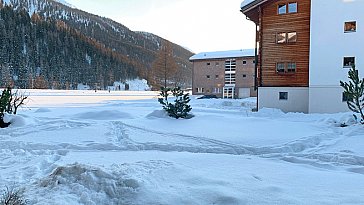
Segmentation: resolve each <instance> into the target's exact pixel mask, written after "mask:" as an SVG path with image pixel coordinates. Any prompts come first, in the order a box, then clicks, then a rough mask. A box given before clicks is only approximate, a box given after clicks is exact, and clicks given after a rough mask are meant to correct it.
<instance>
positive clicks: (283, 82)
mask: <svg viewBox="0 0 364 205" xmlns="http://www.w3.org/2000/svg"><path fill="white" fill-rule="evenodd" d="M256 2H258V3H256V5H254V6H253V7H252V8H249V10H247V11H245V12H244V11H243V10H242V12H243V13H244V14H245V15H246V16H247V17H248V18H249V19H250V20H252V21H254V22H255V23H256V24H257V28H258V31H257V38H256V39H257V41H258V42H257V45H259V46H258V50H259V52H258V54H259V58H258V65H257V66H258V76H257V77H258V85H259V86H260V87H308V86H309V54H310V10H311V1H310V0H257V1H256ZM259 2H260V3H259ZM292 3H297V4H296V5H297V7H296V8H297V11H296V12H292V13H289V12H288V4H292ZM282 5H286V6H287V13H285V14H279V13H278V9H279V6H282ZM282 33H286V34H287V33H296V40H295V42H286V43H277V35H279V34H282ZM277 63H283V64H284V65H286V66H287V63H290V64H291V63H295V65H296V66H295V67H296V69H295V72H287V70H286V71H284V72H278V71H277Z"/></svg>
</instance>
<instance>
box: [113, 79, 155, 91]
mask: <svg viewBox="0 0 364 205" xmlns="http://www.w3.org/2000/svg"><path fill="white" fill-rule="evenodd" d="M107 89H108V90H111V91H117V90H130V91H148V90H150V87H149V85H148V82H147V80H145V79H132V80H126V81H125V82H119V81H117V82H114V85H113V86H108V88H107Z"/></svg>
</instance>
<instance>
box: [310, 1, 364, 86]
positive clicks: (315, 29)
mask: <svg viewBox="0 0 364 205" xmlns="http://www.w3.org/2000/svg"><path fill="white" fill-rule="evenodd" d="M311 4H312V6H311V48H310V86H311V87H312V86H338V85H339V82H340V80H347V72H348V68H343V57H344V56H355V61H356V67H357V68H358V69H359V70H360V71H361V74H362V76H364V1H363V0H312V1H311ZM348 21H356V24H357V31H356V32H351V33H344V23H345V22H348Z"/></svg>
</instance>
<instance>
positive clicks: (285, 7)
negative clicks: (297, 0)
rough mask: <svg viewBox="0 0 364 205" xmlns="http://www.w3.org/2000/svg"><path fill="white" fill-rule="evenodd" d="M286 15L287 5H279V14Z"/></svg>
mask: <svg viewBox="0 0 364 205" xmlns="http://www.w3.org/2000/svg"><path fill="white" fill-rule="evenodd" d="M285 13H287V5H286V4H279V5H278V14H285Z"/></svg>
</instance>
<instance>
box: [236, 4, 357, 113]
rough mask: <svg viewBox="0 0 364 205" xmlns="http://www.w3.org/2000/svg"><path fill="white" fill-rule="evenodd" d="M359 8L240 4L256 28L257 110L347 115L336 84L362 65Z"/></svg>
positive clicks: (319, 5)
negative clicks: (354, 68) (277, 109)
mask: <svg viewBox="0 0 364 205" xmlns="http://www.w3.org/2000/svg"><path fill="white" fill-rule="evenodd" d="M363 8H364V2H363V1H360V0H351V1H343V0H245V1H243V2H242V4H241V12H242V13H243V14H245V15H246V17H247V18H248V19H249V20H251V21H252V22H254V23H255V25H256V50H257V55H258V56H257V58H258V62H257V64H256V73H257V81H258V87H259V88H258V108H262V107H271V108H279V109H282V110H283V111H286V112H304V113H307V112H338V111H347V108H346V103H345V102H343V98H342V88H341V87H340V85H339V82H340V80H347V71H348V68H350V65H351V64H353V63H356V64H357V65H363V63H364V62H363V58H360V56H359V55H363V51H364V50H363V40H364V38H363V37H364V35H363V34H361V35H360V34H359V32H360V31H359V30H357V28H359V27H357V24H360V23H361V22H363V21H364V18H363V17H364V15H363V14H364V13H363V12H362V11H361V10H362V9H363ZM363 24H364V22H363ZM360 51H361V52H360ZM363 66H364V65H363ZM322 102H324V103H322Z"/></svg>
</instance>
